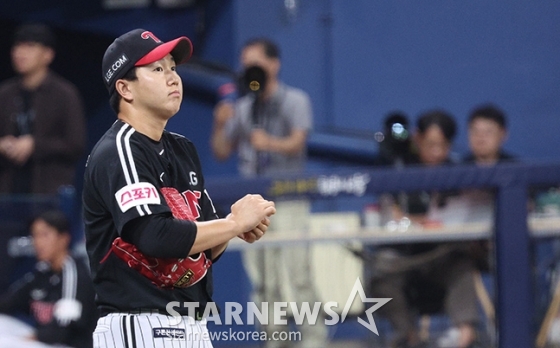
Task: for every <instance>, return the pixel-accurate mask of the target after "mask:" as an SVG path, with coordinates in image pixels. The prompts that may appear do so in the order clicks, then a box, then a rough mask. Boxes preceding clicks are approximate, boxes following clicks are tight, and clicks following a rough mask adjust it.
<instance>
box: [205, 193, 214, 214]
mask: <svg viewBox="0 0 560 348" xmlns="http://www.w3.org/2000/svg"><path fill="white" fill-rule="evenodd" d="M204 194H205V195H206V197H207V198H208V201H210V205H211V206H212V212H213V213H214V214H217V213H216V208H215V207H214V202H212V198H210V195H209V194H208V191H206V189H204Z"/></svg>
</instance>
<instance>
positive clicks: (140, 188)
mask: <svg viewBox="0 0 560 348" xmlns="http://www.w3.org/2000/svg"><path fill="white" fill-rule="evenodd" d="M115 199H116V200H117V203H118V204H119V208H121V211H122V212H123V213H124V212H126V211H127V210H128V209H130V208H133V207H137V206H139V205H143V204H161V199H160V197H159V193H158V191H157V189H156V187H155V186H154V185H152V184H150V183H149V182H139V183H136V184H130V185H126V186H125V187H123V188H122V189H120V190H118V191H117V193H115Z"/></svg>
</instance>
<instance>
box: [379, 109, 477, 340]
mask: <svg viewBox="0 0 560 348" xmlns="http://www.w3.org/2000/svg"><path fill="white" fill-rule="evenodd" d="M456 132H457V126H456V123H455V120H454V118H453V117H452V115H450V114H449V113H447V112H446V111H444V110H430V111H428V112H425V113H423V114H422V115H420V117H419V118H418V120H417V124H416V131H415V133H414V135H413V142H414V146H415V152H414V154H413V156H412V157H411V161H410V162H409V163H407V164H408V165H421V166H427V167H435V166H442V165H452V164H453V163H454V161H453V160H452V158H451V156H450V153H451V145H452V142H453V139H454V137H455V134H456ZM453 195H454V193H451V192H427V191H423V192H412V193H407V194H406V196H405V197H402V195H399V196H398V197H394V198H395V199H394V200H393V202H394V203H392V204H393V207H392V210H391V213H392V214H393V216H392V219H394V220H402V219H409V220H411V221H412V223H413V224H414V223H415V224H421V225H424V226H425V227H430V226H431V221H430V213H431V210H434V209H437V208H441V207H442V206H445V205H446V202H447V200H448V199H449V198H450V197H452V196H453ZM374 260H375V262H374V263H373V264H372V265H371V267H372V270H373V272H372V273H373V276H372V279H371V280H370V283H369V286H370V291H371V293H372V295H373V296H374V297H389V298H392V300H391V301H389V302H388V303H387V304H386V305H384V306H383V307H381V308H380V309H379V312H380V314H381V315H383V316H385V317H387V318H388V319H389V321H390V322H391V324H392V326H393V329H394V332H395V336H394V340H393V342H392V347H423V346H424V345H425V343H426V342H423V341H422V340H421V337H420V336H419V333H418V328H417V322H418V318H417V314H418V313H423V312H428V313H431V312H439V311H440V310H442V309H443V310H444V311H445V312H446V313H447V314H448V316H449V317H450V319H451V321H452V323H453V325H454V327H455V328H456V329H457V330H458V332H459V337H458V340H457V342H455V343H454V344H455V345H454V347H458V348H466V347H474V344H475V342H476V330H475V327H476V324H477V321H478V308H477V302H476V301H477V300H476V295H475V287H474V280H473V272H474V271H475V268H474V265H473V263H472V261H471V260H470V258H469V256H468V254H467V253H466V252H464V251H463V250H462V249H461V246H460V245H457V244H454V243H411V244H399V245H391V246H380V247H379V248H378V249H377V250H376V251H375V259H374Z"/></svg>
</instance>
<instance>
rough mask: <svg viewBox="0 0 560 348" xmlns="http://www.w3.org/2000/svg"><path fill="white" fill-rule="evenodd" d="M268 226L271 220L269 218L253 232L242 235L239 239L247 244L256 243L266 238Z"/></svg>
mask: <svg viewBox="0 0 560 348" xmlns="http://www.w3.org/2000/svg"><path fill="white" fill-rule="evenodd" d="M268 226H270V219H269V218H268V217H267V218H265V219H264V220H263V221H261V223H260V224H259V225H258V226H257V227H255V228H253V229H252V230H251V231H248V232H245V233H242V234H240V235H239V236H238V237H239V238H241V239H243V240H244V241H246V242H247V243H254V242H256V241H257V240H259V239H261V238H262V236H264V234H265V233H266V231H267V230H268Z"/></svg>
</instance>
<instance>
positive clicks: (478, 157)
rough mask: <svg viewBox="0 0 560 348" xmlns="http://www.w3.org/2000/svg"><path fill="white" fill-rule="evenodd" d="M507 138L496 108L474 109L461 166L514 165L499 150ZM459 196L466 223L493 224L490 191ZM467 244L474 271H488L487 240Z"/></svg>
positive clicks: (503, 120)
mask: <svg viewBox="0 0 560 348" xmlns="http://www.w3.org/2000/svg"><path fill="white" fill-rule="evenodd" d="M507 135H508V131H507V119H506V115H505V113H504V112H503V111H502V110H501V109H500V108H498V107H497V106H496V105H493V104H484V105H479V106H477V107H475V108H474V109H473V110H472V111H471V113H470V114H469V118H468V138H469V149H470V152H469V153H468V154H467V155H466V156H465V157H464V159H463V160H464V162H465V163H470V164H475V165H477V166H492V165H495V164H497V163H500V162H510V161H515V160H516V158H515V157H514V156H513V155H511V154H509V153H507V152H505V151H504V150H503V144H504V142H505V141H506V139H507ZM462 196H463V197H464V199H465V200H466V201H467V202H468V217H467V221H469V222H484V223H491V222H492V221H493V219H494V206H495V200H496V198H495V192H494V190H482V189H470V190H463V192H462ZM470 244H471V252H472V254H473V258H474V260H475V262H476V265H477V268H479V269H480V270H481V271H489V270H490V268H491V256H490V255H491V248H492V245H491V243H490V242H489V241H488V240H481V241H474V242H471V243H470Z"/></svg>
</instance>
